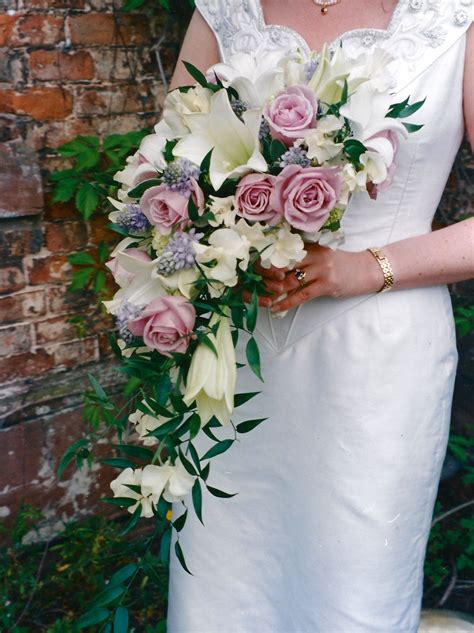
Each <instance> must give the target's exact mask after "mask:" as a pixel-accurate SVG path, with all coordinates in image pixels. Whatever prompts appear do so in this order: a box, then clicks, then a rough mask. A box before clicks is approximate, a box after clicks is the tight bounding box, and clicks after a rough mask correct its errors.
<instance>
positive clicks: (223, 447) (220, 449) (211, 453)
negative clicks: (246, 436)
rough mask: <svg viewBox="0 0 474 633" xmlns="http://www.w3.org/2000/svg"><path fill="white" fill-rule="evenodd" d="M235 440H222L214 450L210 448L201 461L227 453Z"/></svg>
mask: <svg viewBox="0 0 474 633" xmlns="http://www.w3.org/2000/svg"><path fill="white" fill-rule="evenodd" d="M233 443H234V440H222V442H218V443H217V444H215V445H214V446H213V447H212V448H210V449H209V450H208V451H207V452H206V453H205V454H204V455H203V456H202V458H201V459H203V460H204V459H211V457H215V456H216V455H220V454H221V453H225V451H227V450H228V449H229V448H230V447H231V446H232V444H233Z"/></svg>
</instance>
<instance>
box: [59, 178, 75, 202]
mask: <svg viewBox="0 0 474 633" xmlns="http://www.w3.org/2000/svg"><path fill="white" fill-rule="evenodd" d="M78 186H79V179H78V177H77V176H73V177H71V178H64V179H62V180H60V181H58V183H57V185H55V187H54V190H53V197H52V201H53V202H69V200H72V198H73V197H74V194H75V192H76V189H77V187H78Z"/></svg>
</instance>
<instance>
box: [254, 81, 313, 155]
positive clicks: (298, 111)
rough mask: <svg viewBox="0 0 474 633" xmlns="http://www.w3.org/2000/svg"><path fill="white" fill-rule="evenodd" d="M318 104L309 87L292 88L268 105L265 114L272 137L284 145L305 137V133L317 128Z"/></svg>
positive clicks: (281, 93)
mask: <svg viewBox="0 0 474 633" xmlns="http://www.w3.org/2000/svg"><path fill="white" fill-rule="evenodd" d="M317 111H318V102H317V99H316V96H315V94H314V92H313V91H312V90H310V88H308V87H307V86H291V87H290V88H287V89H286V90H285V91H284V92H280V94H279V95H278V96H277V97H275V99H274V100H273V102H272V103H271V104H266V106H265V108H264V110H263V113H264V115H265V117H266V119H267V120H268V124H269V125H270V130H271V132H272V136H274V137H275V138H277V139H280V141H283V142H284V143H292V142H293V141H294V140H295V139H296V138H301V137H302V136H303V131H304V130H308V129H309V128H313V127H316V114H317Z"/></svg>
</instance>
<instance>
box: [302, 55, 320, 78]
mask: <svg viewBox="0 0 474 633" xmlns="http://www.w3.org/2000/svg"><path fill="white" fill-rule="evenodd" d="M318 66H319V60H318V59H311V60H310V61H309V62H306V64H305V65H304V76H305V78H306V81H309V80H310V79H311V77H312V76H313V75H314V73H315V72H316V69H317V67H318Z"/></svg>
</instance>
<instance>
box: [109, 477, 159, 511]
mask: <svg viewBox="0 0 474 633" xmlns="http://www.w3.org/2000/svg"><path fill="white" fill-rule="evenodd" d="M145 468H148V466H145ZM143 470H144V469H142V468H136V469H135V470H134V469H133V468H125V470H122V472H121V473H120V475H119V476H118V477H116V478H115V479H114V480H113V481H111V482H110V487H111V489H112V491H113V493H114V497H125V498H127V499H135V500H136V503H135V504H133V505H131V506H129V507H128V508H127V511H128V512H130V514H133V513H134V512H135V510H136V509H137V508H138V507H139V506H141V514H140V516H142V517H145V518H146V519H149V518H150V517H152V516H153V508H154V506H155V505H156V503H157V502H158V498H157V497H156V496H155V495H154V494H153V490H152V489H151V488H149V487H147V486H146V485H144V484H143V481H142V477H143ZM128 486H140V487H141V492H135V491H134V490H131V489H130V488H129V487H128Z"/></svg>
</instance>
